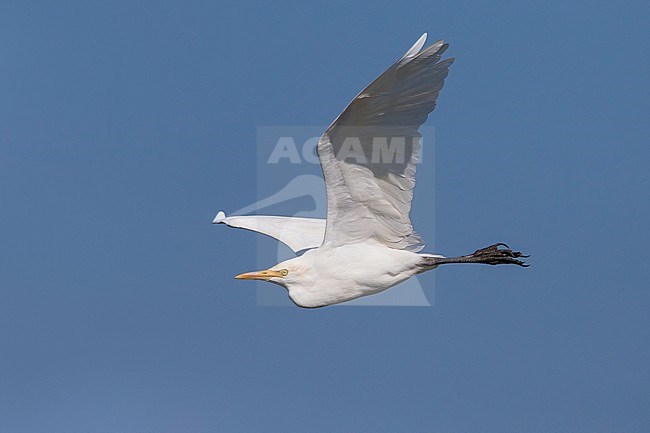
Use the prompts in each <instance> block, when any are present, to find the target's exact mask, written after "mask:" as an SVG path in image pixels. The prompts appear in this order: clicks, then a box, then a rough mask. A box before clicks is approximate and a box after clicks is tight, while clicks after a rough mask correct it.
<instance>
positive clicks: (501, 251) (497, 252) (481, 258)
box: [426, 243, 530, 267]
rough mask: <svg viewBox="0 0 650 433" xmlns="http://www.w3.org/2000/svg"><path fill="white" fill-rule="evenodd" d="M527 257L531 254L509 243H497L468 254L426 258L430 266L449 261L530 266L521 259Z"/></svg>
mask: <svg viewBox="0 0 650 433" xmlns="http://www.w3.org/2000/svg"><path fill="white" fill-rule="evenodd" d="M500 247H503V248H500ZM527 257H530V256H527V255H524V254H522V253H520V252H519V251H512V250H511V249H510V248H509V247H508V245H506V244H504V243H497V244H494V245H490V246H489V247H485V248H481V249H480V250H476V251H474V253H472V254H469V255H466V256H460V257H427V258H426V260H427V265H428V266H437V265H444V264H448V263H484V264H486V265H518V266H522V267H528V266H530V265H529V264H527V263H525V262H524V261H523V260H519V258H527Z"/></svg>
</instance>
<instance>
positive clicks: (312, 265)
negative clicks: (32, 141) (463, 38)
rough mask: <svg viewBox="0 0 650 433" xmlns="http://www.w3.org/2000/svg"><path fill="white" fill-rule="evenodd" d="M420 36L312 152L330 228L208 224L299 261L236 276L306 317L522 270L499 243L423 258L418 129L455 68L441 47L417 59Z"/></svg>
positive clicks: (258, 219) (254, 221)
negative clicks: (274, 242) (397, 291)
mask: <svg viewBox="0 0 650 433" xmlns="http://www.w3.org/2000/svg"><path fill="white" fill-rule="evenodd" d="M425 40H426V33H425V34H424V35H422V37H420V39H419V40H418V41H417V42H416V43H415V45H413V47H411V49H409V50H408V51H407V52H406V54H404V56H403V57H402V58H401V59H399V60H398V61H397V62H396V63H395V64H393V65H392V66H391V67H389V68H388V69H387V70H386V71H384V73H382V74H381V75H380V76H379V77H378V78H377V79H375V80H374V81H373V82H372V83H371V84H370V85H368V87H366V88H365V89H364V90H362V91H361V93H359V94H358V95H357V96H356V97H355V98H354V99H353V100H352V102H350V104H349V105H348V106H347V107H346V108H345V110H344V111H343V112H342V113H341V114H340V115H339V116H338V117H337V118H336V120H334V122H333V123H332V124H331V126H330V127H329V128H327V130H326V131H325V133H324V134H323V135H322V137H321V138H320V140H319V141H318V145H317V148H316V150H317V153H318V158H319V160H320V164H321V168H322V171H323V177H324V179H325V188H326V196H327V218H326V219H325V220H323V219H317V218H297V217H283V216H263V215H260V216H231V217H227V216H226V215H225V214H224V213H223V212H219V213H218V214H217V216H216V218H215V219H214V221H213V222H214V223H223V224H226V225H229V226H231V227H239V228H244V229H248V230H253V231H256V232H259V233H263V234H266V235H269V236H271V237H274V238H276V239H278V240H279V241H281V242H283V243H285V244H286V245H287V246H289V247H290V248H291V249H292V250H293V251H295V252H300V251H304V253H303V254H302V255H300V256H298V257H295V258H292V259H289V260H286V261H283V262H281V263H278V264H277V265H275V266H272V267H271V268H269V269H266V270H261V271H257V272H248V273H243V274H239V275H237V276H236V277H235V278H237V279H241V280H264V281H268V282H271V283H275V284H279V285H280V286H283V287H285V288H286V289H287V291H288V294H289V298H291V300H292V301H293V302H294V303H295V304H296V305H298V306H300V307H305V308H315V307H323V306H326V305H332V304H338V303H341V302H346V301H350V300H352V299H356V298H359V297H361V296H368V295H373V294H376V293H379V292H382V291H384V290H386V289H388V288H390V287H392V286H394V285H396V284H399V283H401V282H403V281H405V280H407V279H408V278H410V277H412V276H413V275H416V274H419V273H422V272H425V271H428V270H431V269H434V268H436V267H437V266H439V265H443V264H449V263H484V264H488V265H501V264H513V265H519V266H527V265H526V264H525V263H524V262H523V261H522V260H520V259H521V258H523V257H527V256H524V255H522V253H520V252H516V251H512V250H510V248H509V247H508V246H507V245H506V244H503V243H497V244H494V245H491V246H489V247H486V248H481V249H479V250H476V251H475V252H474V253H472V254H468V255H464V256H459V257H445V256H442V255H436V254H423V253H420V251H421V250H422V248H423V247H424V244H423V242H422V240H421V239H420V236H419V235H418V234H417V233H416V232H415V231H414V229H413V226H412V224H411V220H410V218H409V212H410V210H411V200H412V198H413V188H414V186H415V166H416V163H417V162H418V158H419V154H420V140H419V139H420V137H421V135H420V133H419V132H418V129H419V128H420V126H421V125H422V124H423V123H424V122H425V121H426V119H427V116H428V114H429V113H430V112H431V111H433V109H434V108H435V106H436V99H437V98H438V94H439V93H440V90H441V89H442V86H443V84H444V80H445V78H446V77H447V74H448V73H449V66H450V65H451V64H452V63H453V61H454V59H453V58H449V59H445V60H441V56H442V54H443V53H444V52H445V50H446V49H447V47H448V45H447V44H446V43H444V42H443V41H438V42H435V43H434V44H432V45H430V46H428V47H426V48H424V49H422V47H423V46H424V43H425Z"/></svg>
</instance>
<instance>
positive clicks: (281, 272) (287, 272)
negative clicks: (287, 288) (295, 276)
mask: <svg viewBox="0 0 650 433" xmlns="http://www.w3.org/2000/svg"><path fill="white" fill-rule="evenodd" d="M280 275H282V276H283V277H286V276H287V275H289V271H288V270H286V269H282V270H281V271H280Z"/></svg>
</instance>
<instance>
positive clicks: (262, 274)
mask: <svg viewBox="0 0 650 433" xmlns="http://www.w3.org/2000/svg"><path fill="white" fill-rule="evenodd" d="M271 278H282V273H280V271H272V270H270V269H269V270H266V271H257V272H246V273H245V274H239V275H237V276H236V277H235V279H236V280H265V281H268V280H270V279H271Z"/></svg>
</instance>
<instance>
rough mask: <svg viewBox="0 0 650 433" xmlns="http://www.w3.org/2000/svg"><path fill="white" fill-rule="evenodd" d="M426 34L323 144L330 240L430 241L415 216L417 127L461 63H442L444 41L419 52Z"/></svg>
mask: <svg viewBox="0 0 650 433" xmlns="http://www.w3.org/2000/svg"><path fill="white" fill-rule="evenodd" d="M425 40H426V33H425V34H424V35H422V37H421V38H420V39H419V40H418V41H417V42H416V43H415V45H413V47H412V48H411V49H409V50H408V51H407V53H406V54H405V55H404V56H403V57H402V58H401V59H400V60H398V61H397V62H396V63H395V64H394V65H392V66H391V67H390V68H388V69H387V70H386V71H385V72H384V73H383V74H381V75H380V76H379V77H378V78H377V79H376V80H375V81H373V82H372V83H371V84H370V85H369V86H368V87H366V88H365V89H364V90H363V91H362V92H361V93H359V95H358V96H357V97H356V98H354V100H353V101H352V102H351V103H350V104H349V105H348V106H347V108H346V109H345V110H344V111H343V112H342V113H341V114H340V115H339V116H338V117H337V118H336V120H335V121H334V123H332V125H331V126H330V127H329V128H328V129H327V131H325V133H324V134H323V136H322V137H321V139H320V140H319V142H318V147H317V150H318V157H319V159H320V163H321V166H322V169H323V176H324V178H325V184H326V188H327V228H326V231H325V240H324V243H325V244H327V243H330V244H333V245H337V244H343V243H351V242H359V241H362V240H365V239H369V238H374V239H376V240H377V241H379V242H381V243H383V244H385V245H386V246H388V247H391V248H396V249H406V250H410V251H420V250H421V249H422V248H423V247H424V244H423V243H422V240H421V239H420V237H419V236H418V234H417V233H415V231H414V230H413V226H412V224H411V220H410V218H409V212H410V210H411V200H412V198H413V188H414V187H415V165H416V163H417V162H418V159H419V155H420V137H421V135H420V133H419V132H418V129H419V128H420V126H421V125H422V124H423V123H424V122H425V121H426V119H427V116H428V114H429V113H430V112H431V111H433V109H434V108H435V106H436V99H437V97H438V94H439V93H440V90H441V89H442V86H443V84H444V80H445V77H446V76H447V74H448V73H449V66H450V65H451V64H452V63H453V61H454V59H446V60H443V61H440V57H441V55H442V53H443V52H444V51H445V50H446V49H447V46H448V45H447V44H445V43H444V42H443V41H438V42H436V43H434V44H432V45H430V46H429V47H427V48H425V49H424V50H422V51H420V50H421V48H422V46H423V45H424V42H425Z"/></svg>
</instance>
